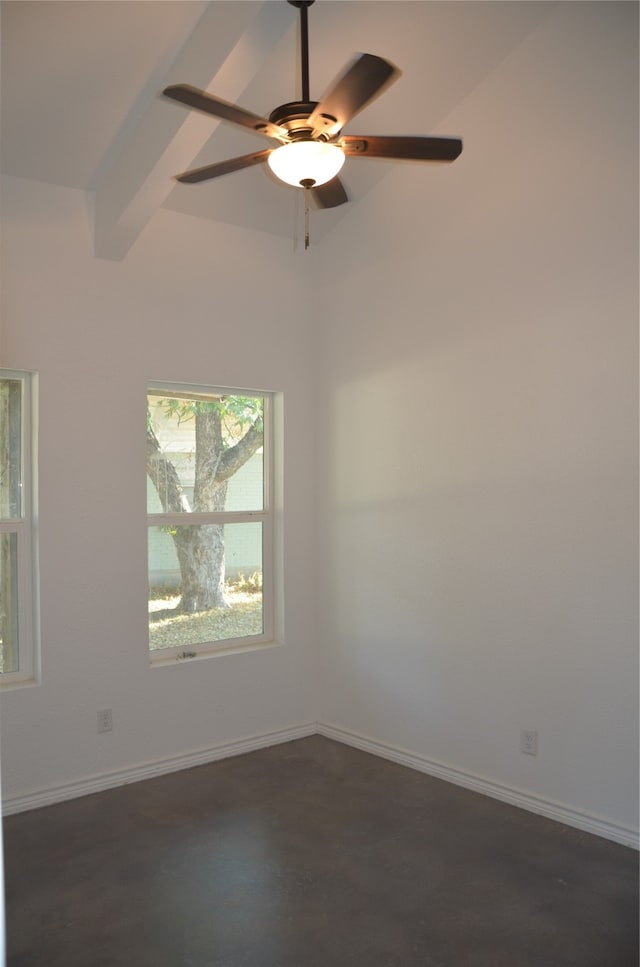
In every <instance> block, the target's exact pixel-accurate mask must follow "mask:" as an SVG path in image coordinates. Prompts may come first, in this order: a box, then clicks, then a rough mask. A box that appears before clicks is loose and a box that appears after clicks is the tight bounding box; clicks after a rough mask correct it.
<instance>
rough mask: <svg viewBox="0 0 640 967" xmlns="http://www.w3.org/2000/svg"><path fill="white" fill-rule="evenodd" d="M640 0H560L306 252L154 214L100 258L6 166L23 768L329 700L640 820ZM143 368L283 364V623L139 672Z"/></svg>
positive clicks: (11, 722)
mask: <svg viewBox="0 0 640 967" xmlns="http://www.w3.org/2000/svg"><path fill="white" fill-rule="evenodd" d="M504 6H505V16H507V15H509V10H511V9H512V7H517V6H518V5H517V4H515V5H507V4H505V5H504ZM635 16H636V8H635V5H633V4H622V5H619V4H616V3H604V4H591V3H587V4H583V3H568V4H562V5H559V6H551V5H549V13H548V15H547V16H546V17H545V19H544V20H543V22H542V23H541V25H540V26H539V27H538V28H537V30H535V31H534V32H533V33H532V34H531V35H530V36H529V37H528V39H527V40H526V41H524V42H523V43H522V44H521V46H520V47H519V49H518V50H516V51H515V52H514V53H513V55H511V56H510V57H509V58H508V59H507V60H506V61H505V62H504V63H503V64H502V65H501V67H500V68H499V69H497V70H496V71H495V72H494V73H493V74H492V75H491V76H490V77H489V78H488V79H487V80H486V81H485V82H484V84H483V85H482V86H481V87H480V88H479V89H477V90H476V91H475V93H474V94H473V96H471V97H469V98H468V99H467V100H466V101H465V102H463V103H462V104H461V105H460V106H459V107H458V108H457V109H456V110H455V112H453V113H452V114H450V115H449V117H447V118H446V122H445V123H443V124H442V127H441V131H440V133H442V134H460V135H462V136H463V137H464V141H465V149H464V153H463V155H462V157H461V159H459V161H458V162H456V164H454V165H452V166H449V167H443V168H436V169H434V170H427V169H425V168H423V167H421V166H399V167H398V168H396V169H394V170H393V171H392V172H390V173H389V174H388V175H387V176H386V178H385V179H384V181H383V182H382V183H381V184H380V186H379V187H378V188H377V189H374V190H372V191H371V192H370V193H369V195H368V196H367V197H366V198H365V199H364V201H363V203H362V204H361V205H359V206H353V208H352V209H351V211H350V213H348V214H346V215H345V217H344V218H343V219H342V221H341V222H340V224H339V226H338V227H337V229H336V230H335V231H334V232H333V233H332V234H331V235H330V236H328V237H327V238H326V239H325V240H324V241H323V243H322V245H321V246H320V248H318V249H315V250H312V251H310V252H309V253H308V254H307V255H306V256H302V257H299V256H301V253H296V254H295V255H294V254H293V253H292V252H291V244H290V242H286V241H282V240H279V239H276V238H273V237H271V236H263V235H261V234H258V233H251V232H249V231H244V230H240V229H236V228H232V227H229V226H227V225H215V224H210V223H205V222H202V221H200V220H198V219H191V218H188V217H184V216H179V215H177V214H174V213H171V212H166V211H160V212H159V213H158V214H157V215H156V216H155V217H154V220H153V222H152V224H151V225H150V226H149V227H148V228H147V229H146V231H145V232H144V234H143V235H142V236H141V238H140V239H139V241H138V242H137V244H136V245H135V246H134V248H133V249H132V251H131V252H130V253H129V255H128V256H127V258H126V259H125V261H124V262H122V263H115V262H113V263H112V262H106V261H98V260H95V259H93V258H92V256H91V239H90V229H89V218H88V216H87V212H86V211H85V208H84V202H83V199H82V196H81V195H80V193H76V192H73V191H70V190H67V189H59V188H54V187H50V186H47V185H43V184H38V183H35V182H26V181H21V180H20V179H8V180H7V183H6V185H5V187H4V190H3V223H4V235H5V240H4V262H3V325H4V332H3V344H2V363H3V365H5V366H13V367H17V368H28V369H36V370H38V371H39V372H40V374H41V396H42V401H43V405H42V410H41V436H40V484H41V570H42V624H43V684H42V685H41V686H39V687H36V688H28V689H21V690H19V691H14V692H9V693H6V694H4V695H3V697H2V717H3V722H2V725H3V750H2V751H3V787H4V793H5V796H7V797H8V798H15V797H19V796H26V795H28V794H29V793H30V792H32V791H36V790H39V789H47V788H49V787H53V786H56V785H59V784H61V783H65V782H71V783H72V782H74V781H79V780H82V779H85V778H86V777H90V776H93V775H98V774H100V773H103V772H107V771H109V770H119V769H126V768H128V767H132V766H135V765H136V764H137V763H144V762H147V761H152V760H156V759H160V758H163V757H169V756H172V755H176V756H179V755H183V754H188V753H189V752H190V751H192V750H198V749H201V748H205V747H208V746H212V745H215V744H217V743H223V742H227V741H232V740H235V739H240V738H243V737H245V736H249V735H251V734H254V733H258V732H263V731H269V730H274V729H279V728H287V727H289V726H292V725H295V724H296V723H300V722H307V721H315V720H316V719H320V720H321V721H323V722H325V723H327V722H328V723H331V724H333V725H336V726H340V727H341V728H343V729H345V730H347V731H348V732H349V733H351V734H352V735H354V736H358V735H359V736H365V737H367V736H368V737H371V738H372V739H375V740H378V741H379V742H381V743H387V744H389V745H392V746H395V747H397V748H404V749H407V750H410V751H411V752H413V753H415V754H416V755H418V756H423V757H426V758H430V759H432V760H434V761H437V762H441V763H444V764H446V765H447V766H450V767H451V768H455V769H458V770H461V771H462V772H465V771H466V772H467V773H474V774H477V775H480V776H484V777H487V779H489V780H491V781H493V782H496V783H502V784H504V785H505V786H508V787H512V788H521V789H524V790H526V791H528V792H529V793H530V794H531V795H536V796H539V797H543V798H546V799H548V800H550V801H552V802H559V803H564V804H567V806H569V807H571V808H573V809H575V810H578V811H580V810H582V811H584V812H585V813H588V814H590V815H594V816H602V817H604V818H605V819H606V820H607V822H609V823H611V824H613V825H615V824H618V825H619V826H620V827H621V828H630V827H633V826H635V825H636V821H637V774H636V767H637V680H638V675H637V607H636V595H637V582H636V573H637V565H636V541H637V512H636V503H637V473H636V472H637V434H636V419H635V413H636V408H637V378H636V363H637V351H636V350H637V345H636V343H637V340H636V322H637V285H636V279H637V255H638V253H637V233H636V227H637V225H636V222H637V137H636V135H637V76H636V74H635V71H634V45H635V41H636V37H637V24H636V23H634V22H633V20H634V17H635ZM358 163H360V164H362V165H365V164H367V162H366V161H360V162H358ZM369 163H372V164H375V162H369ZM310 276H312V281H313V285H312V286H305V282H306V281H307V280H308V279H309V277H310ZM283 287H284V288H286V290H287V291H288V292H289V293H290V298H288V299H286V300H285V299H282V298H278V299H277V300H274V299H272V297H271V294H272V293H273V292H274V291H276V292H282V291H283ZM320 289H322V291H323V292H325V293H326V292H330V302H329V303H328V302H327V300H326V299H318V300H316V301H312V303H309V302H308V301H307V302H306V303H305V302H303V301H302V296H303V294H304V295H308V293H309V292H310V291H311V292H318V291H320ZM296 296H298V297H300V298H298V299H297V298H296ZM303 304H306V305H307V307H308V316H307V318H305V313H304V312H301V311H300V308H299V307H300V306H301V305H303ZM314 325H315V329H314V330H313V332H314V333H315V334H313V335H312V330H311V329H310V328H309V327H310V326H314ZM238 339H239V340H240V343H241V346H242V352H241V353H239V352H238ZM148 379H171V380H184V381H189V382H203V383H208V382H211V383H214V384H225V383H227V384H230V385H246V386H251V387H255V388H264V389H277V390H282V391H284V393H285V400H286V441H287V442H286V452H285V475H286V481H287V495H286V496H287V499H286V520H285V541H286V544H285V568H286V574H285V579H286V592H287V593H286V628H287V639H286V644H285V646H284V647H282V648H278V649H271V650H265V651H261V652H256V653H248V654H243V655H233V656H229V657H224V658H216V659H211V660H207V661H199V662H194V663H191V664H181V665H176V666H171V667H164V668H155V669H149V667H148V659H147V654H146V614H145V592H146V583H145V582H146V571H145V540H146V529H145V522H144V507H145V479H144V463H143V461H144V390H145V386H146V382H147V380H148ZM311 388H313V393H312V392H310V389H311ZM96 401H97V406H96ZM314 409H315V410H316V411H317V413H316V415H315V417H314V416H313V413H314ZM312 418H314V419H315V429H316V431H317V433H316V437H315V438H314V435H313V433H311V432H310V429H309V427H310V421H311V420H312ZM314 454H315V457H314ZM314 459H315V464H314ZM62 467H64V470H65V474H64V475H63V474H62V473H61V468H62ZM314 470H315V473H314ZM310 494H313V495H314V497H315V501H312V500H310V497H309V495H310ZM311 507H315V508H317V510H316V519H315V520H312V519H311V517H310V515H309V510H310V508H311ZM314 525H315V526H314ZM61 555H64V557H65V566H64V568H60V567H59V566H58V565H59V561H60V556H61ZM316 627H317V628H318V629H319V639H318V642H317V645H318V647H317V651H316V650H315V647H314V646H315V644H316V642H315V640H314V639H315V634H316V631H315V629H316ZM316 657H317V667H316V665H315V659H316ZM318 670H319V671H320V673H321V677H319V676H318V674H317V672H318ZM317 689H319V690H321V694H320V692H319V691H318V692H317V691H316V690H317ZM105 706H110V707H112V708H113V710H114V731H113V733H112V734H110V735H106V736H104V735H101V736H98V735H97V734H96V727H95V726H96V719H95V714H96V709H98V708H102V707H105ZM521 727H526V728H538V729H539V732H540V752H539V755H538V756H537V757H535V758H531V757H528V756H524V755H522V754H521V753H520V752H519V751H518V735H519V729H520V728H521Z"/></svg>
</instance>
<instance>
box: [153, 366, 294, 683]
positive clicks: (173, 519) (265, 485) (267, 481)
mask: <svg viewBox="0 0 640 967" xmlns="http://www.w3.org/2000/svg"><path fill="white" fill-rule="evenodd" d="M160 393H161V394H163V395H166V397H167V398H168V399H171V398H172V393H174V394H177V395H179V396H181V397H182V396H184V397H187V398H193V399H197V398H198V397H215V396H218V395H226V396H249V397H259V398H260V399H262V400H263V444H262V458H263V479H262V493H263V501H262V510H225V511H207V512H196V513H194V512H188V513H184V512H183V513H149V512H147V515H146V517H147V591H149V540H148V535H149V530H150V528H152V527H171V526H188V525H193V526H198V525H202V524H234V523H261V524H262V628H263V631H262V634H260V635H246V636H244V637H242V638H224V639H217V640H214V641H202V642H196V643H194V644H180V645H173V646H171V647H168V648H157V649H153V650H152V649H151V648H150V647H149V646H150V641H149V634H148V621H147V650H148V654H149V663H150V665H152V666H153V665H165V664H173V663H175V662H176V661H182V660H186V659H196V658H208V657H213V656H215V655H220V654H229V653H230V652H238V651H251V650H254V649H258V648H262V647H264V646H268V645H273V644H276V638H275V554H274V535H275V478H274V466H275V461H274V397H275V394H274V393H273V392H271V391H268V390H256V389H243V388H239V387H229V386H209V385H203V384H200V383H197V384H196V383H178V382H169V381H164V380H163V381H157V380H151V381H149V382H148V383H147V387H146V391H145V401H148V396H149V395H156V394H160Z"/></svg>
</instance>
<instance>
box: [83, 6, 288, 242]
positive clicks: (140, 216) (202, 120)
mask: <svg viewBox="0 0 640 967" xmlns="http://www.w3.org/2000/svg"><path fill="white" fill-rule="evenodd" d="M295 18H296V12H295V10H294V9H292V7H291V6H290V5H289V4H286V3H273V2H271V0H262V2H259V3H253V2H251V3H222V4H220V3H210V4H209V5H208V7H207V8H206V10H205V12H204V14H203V15H202V17H201V18H200V20H199V22H198V24H197V26H196V28H195V30H194V31H193V33H192V34H191V36H190V37H189V39H188V40H187V42H186V44H185V45H184V46H183V48H182V50H181V51H180V54H179V55H178V57H177V58H176V60H175V62H174V64H173V67H172V68H171V70H170V71H169V73H168V74H167V76H166V78H165V80H164V82H163V83H162V85H161V87H165V86H166V85H167V84H173V83H179V82H188V83H192V84H194V85H195V86H198V87H202V88H204V89H207V90H209V91H210V92H211V93H215V95H216V96H217V97H221V98H223V99H224V100H227V101H233V102H237V101H240V100H241V96H242V93H243V91H244V90H245V89H246V88H247V87H248V85H249V84H250V82H251V81H252V80H253V79H254V77H255V75H256V74H257V72H258V70H259V69H260V68H261V66H262V64H263V62H264V60H265V59H266V58H267V56H268V55H269V54H270V53H271V51H272V48H273V47H274V45H275V44H276V43H277V42H278V41H279V40H280V39H281V37H282V36H283V35H284V34H285V33H286V32H287V31H288V30H289V29H290V28H291V26H292V24H293V23H294V22H295ZM154 83H155V81H154ZM219 123H220V122H219V121H217V120H216V119H215V118H213V117H211V118H210V117H207V116H205V115H202V114H199V113H198V112H195V111H188V110H187V109H186V108H184V107H183V106H182V105H179V104H175V103H172V102H171V101H169V100H168V99H166V98H163V97H162V95H161V92H160V91H157V93H155V91H154V93H153V94H151V95H150V99H149V101H148V103H147V107H146V109H145V110H144V111H143V112H142V113H141V115H140V116H139V118H138V119H137V121H136V123H135V124H130V125H128V126H127V129H126V130H125V131H123V132H122V135H121V141H122V143H121V145H120V150H119V152H118V153H117V156H116V157H115V158H114V161H113V163H112V164H111V165H110V167H109V170H108V172H106V173H105V174H104V175H103V177H102V178H101V181H100V183H99V185H97V187H96V188H95V194H94V199H93V202H94V204H93V215H94V252H95V255H96V256H97V257H98V258H105V259H113V260H121V259H123V258H124V257H125V255H126V254H127V252H128V251H129V249H130V248H131V246H132V245H133V244H134V242H135V241H136V239H137V238H138V236H139V235H140V233H141V232H142V231H143V229H144V228H145V226H146V225H147V223H148V221H149V219H150V218H151V217H152V215H153V214H154V212H155V211H157V209H158V208H159V207H161V205H162V204H163V202H164V201H165V200H166V198H167V196H168V195H169V193H170V192H171V190H172V189H173V187H174V181H173V175H175V174H176V172H179V171H182V170H184V169H185V168H188V167H189V166H190V165H191V164H192V162H193V159H194V158H195V157H196V155H197V154H198V153H199V151H200V150H201V149H202V148H203V147H204V145H205V144H206V143H207V141H208V140H209V138H210V137H211V136H212V134H213V132H214V131H215V129H216V127H217V125H218V124H219ZM256 144H258V139H257V138H256ZM263 147H264V142H263Z"/></svg>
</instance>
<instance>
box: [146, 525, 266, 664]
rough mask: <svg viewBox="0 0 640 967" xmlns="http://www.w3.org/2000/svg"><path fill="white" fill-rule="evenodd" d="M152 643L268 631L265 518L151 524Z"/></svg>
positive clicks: (180, 643)
mask: <svg viewBox="0 0 640 967" xmlns="http://www.w3.org/2000/svg"><path fill="white" fill-rule="evenodd" d="M148 553H149V648H150V649H151V650H152V651H155V650H157V649H158V648H174V647H177V646H184V647H185V650H186V651H187V652H188V650H189V646H190V645H196V644H199V643H202V642H212V641H213V642H215V641H226V640H228V639H229V638H246V637H247V636H248V635H261V634H263V628H264V622H263V608H262V523H261V522H256V521H252V522H251V523H241V524H235V523H234V524H224V525H222V524H203V525H201V526H189V525H186V526H180V527H150V528H149V548H148Z"/></svg>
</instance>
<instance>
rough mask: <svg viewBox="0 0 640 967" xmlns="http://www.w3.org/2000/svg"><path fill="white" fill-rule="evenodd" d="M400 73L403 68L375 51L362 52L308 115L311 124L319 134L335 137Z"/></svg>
mask: <svg viewBox="0 0 640 967" xmlns="http://www.w3.org/2000/svg"><path fill="white" fill-rule="evenodd" d="M399 76H400V71H399V70H398V68H397V67H394V65H393V64H391V63H389V61H387V60H383V59H382V57H376V56H375V55H374V54H361V55H360V57H358V59H357V60H356V61H354V63H353V64H352V65H351V66H350V67H349V68H348V69H347V71H346V72H345V73H344V74H343V75H342V77H341V78H340V79H339V80H338V81H337V83H336V84H334V86H333V88H332V90H331V91H330V92H329V94H327V96H326V97H325V98H324V100H323V101H321V102H320V103H319V104H318V105H316V107H315V108H314V110H313V113H312V114H311V116H310V117H309V126H310V127H312V128H313V130H314V132H315V134H316V136H317V135H320V134H324V135H326V136H327V137H330V138H331V137H333V136H334V135H336V134H337V133H338V131H340V130H341V129H342V128H343V127H344V126H345V124H346V123H347V121H350V120H351V118H352V117H355V115H356V114H358V112H359V111H361V110H362V109H363V108H364V107H365V106H366V105H367V104H368V103H369V101H372V100H373V98H374V97H376V96H377V95H378V94H380V93H381V92H382V89H383V87H385V86H387V85H388V84H390V83H391V82H392V81H395V80H397V78H398V77H399Z"/></svg>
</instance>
